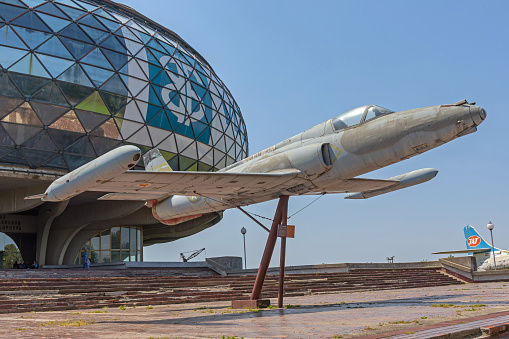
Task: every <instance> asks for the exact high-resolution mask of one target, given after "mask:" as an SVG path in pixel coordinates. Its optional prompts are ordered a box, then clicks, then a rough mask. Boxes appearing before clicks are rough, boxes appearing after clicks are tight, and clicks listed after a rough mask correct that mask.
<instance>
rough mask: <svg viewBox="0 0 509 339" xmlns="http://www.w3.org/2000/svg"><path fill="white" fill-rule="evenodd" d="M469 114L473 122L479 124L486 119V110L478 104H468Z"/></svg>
mask: <svg viewBox="0 0 509 339" xmlns="http://www.w3.org/2000/svg"><path fill="white" fill-rule="evenodd" d="M470 116H471V117H472V120H473V121H474V124H476V125H477V126H479V125H480V124H481V123H482V122H483V121H484V119H486V110H485V109H484V108H482V107H479V106H470Z"/></svg>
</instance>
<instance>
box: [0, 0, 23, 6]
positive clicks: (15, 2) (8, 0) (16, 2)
mask: <svg viewBox="0 0 509 339" xmlns="http://www.w3.org/2000/svg"><path fill="white" fill-rule="evenodd" d="M2 2H5V3H8V4H12V5H16V6H22V7H26V5H25V4H24V3H22V2H21V1H19V0H2Z"/></svg>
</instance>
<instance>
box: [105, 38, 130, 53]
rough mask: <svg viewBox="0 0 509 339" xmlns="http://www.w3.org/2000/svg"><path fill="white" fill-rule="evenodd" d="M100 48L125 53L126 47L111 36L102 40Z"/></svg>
mask: <svg viewBox="0 0 509 339" xmlns="http://www.w3.org/2000/svg"><path fill="white" fill-rule="evenodd" d="M101 47H105V48H109V49H112V50H114V51H117V52H124V51H126V53H127V49H126V47H125V46H123V45H122V44H121V43H120V42H119V41H118V39H117V38H116V37H115V36H114V35H112V36H110V37H109V38H108V39H106V40H104V41H103V42H102V43H101Z"/></svg>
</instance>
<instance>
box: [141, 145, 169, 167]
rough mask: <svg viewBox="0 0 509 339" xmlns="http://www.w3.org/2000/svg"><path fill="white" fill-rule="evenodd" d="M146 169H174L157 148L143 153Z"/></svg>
mask: <svg viewBox="0 0 509 339" xmlns="http://www.w3.org/2000/svg"><path fill="white" fill-rule="evenodd" d="M143 163H144V164H145V170H146V171H155V172H171V171H173V170H172V169H171V167H170V165H168V163H167V162H166V160H165V159H164V157H163V156H162V155H161V152H159V150H158V149H157V148H153V149H151V150H150V151H148V152H147V153H145V154H144V155H143Z"/></svg>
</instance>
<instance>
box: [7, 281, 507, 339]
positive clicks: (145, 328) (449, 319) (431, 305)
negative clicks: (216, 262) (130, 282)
mask: <svg viewBox="0 0 509 339" xmlns="http://www.w3.org/2000/svg"><path fill="white" fill-rule="evenodd" d="M508 288H509V282H497V283H482V284H465V285H454V286H441V287H428V288H414V289H403V290H382V291H368V292H354V293H337V294H318V295H311V296H304V297H288V298H285V305H286V308H284V309H273V308H272V309H265V310H233V309H231V308H230V307H229V306H230V303H229V302H211V303H195V304H172V305H163V306H153V307H151V306H148V307H147V306H139V307H135V308H133V307H126V308H125V309H124V307H120V308H105V309H83V310H78V311H77V310H71V311H60V312H31V313H10V314H1V315H0V321H1V323H2V326H1V327H0V337H1V338H145V339H148V338H241V337H243V338H349V337H362V336H371V337H372V338H375V337H385V336H387V335H388V334H390V335H391V336H394V335H398V334H399V335H403V337H409V338H410V337H416V338H417V337H419V338H425V337H429V336H427V335H426V334H425V332H421V331H424V330H426V331H428V332H429V331H431V332H429V333H432V334H433V336H435V335H437V333H438V334H440V333H442V332H443V331H446V332H447V331H451V330H450V329H451V328H453V329H454V328H455V327H454V326H456V328H459V329H458V330H461V329H462V328H463V329H464V328H466V327H468V326H467V325H469V324H470V323H471V322H472V321H477V322H480V324H481V323H482V325H483V326H487V325H490V324H495V323H497V322H498V323H500V321H503V320H504V319H506V318H507V322H509V293H507V289H508ZM272 303H273V304H276V303H277V302H276V300H272ZM504 317H505V318H504ZM444 326H449V327H444ZM437 328H438V330H437ZM433 331H434V332H433ZM455 331H456V330H455ZM420 333H422V334H421V335H419V334H420ZM430 335H431V334H430Z"/></svg>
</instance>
